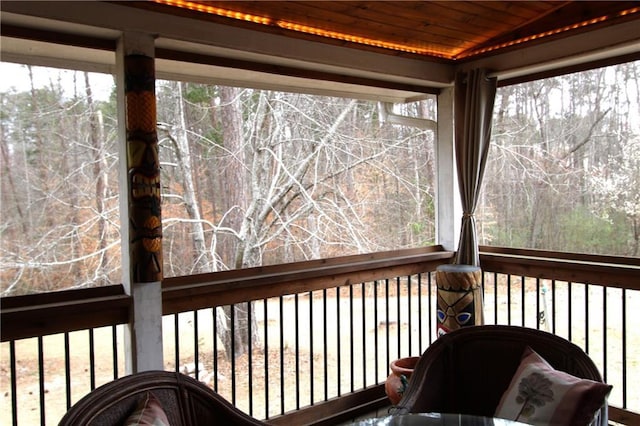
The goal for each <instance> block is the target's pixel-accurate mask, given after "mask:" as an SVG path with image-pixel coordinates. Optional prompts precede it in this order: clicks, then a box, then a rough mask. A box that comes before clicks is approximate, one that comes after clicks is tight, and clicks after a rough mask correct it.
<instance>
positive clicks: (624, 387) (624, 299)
mask: <svg viewBox="0 0 640 426" xmlns="http://www.w3.org/2000/svg"><path fill="white" fill-rule="evenodd" d="M627 355H628V354H627V289H626V288H623V289H622V408H624V409H627Z"/></svg>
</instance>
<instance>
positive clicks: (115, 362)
mask: <svg viewBox="0 0 640 426" xmlns="http://www.w3.org/2000/svg"><path fill="white" fill-rule="evenodd" d="M111 347H112V348H113V380H115V379H117V378H118V376H119V374H118V328H117V326H115V325H112V326H111Z"/></svg>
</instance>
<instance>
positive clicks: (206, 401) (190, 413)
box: [60, 371, 267, 426]
mask: <svg viewBox="0 0 640 426" xmlns="http://www.w3.org/2000/svg"><path fill="white" fill-rule="evenodd" d="M147 392H152V393H153V395H155V397H156V398H157V399H158V400H159V401H160V403H161V405H162V408H163V409H164V411H165V412H166V414H167V418H168V420H169V423H170V424H171V425H172V426H192V425H213V424H223V425H231V426H233V425H239V426H240V425H256V426H258V425H266V424H267V423H263V422H261V421H259V420H257V419H254V418H253V417H251V416H249V415H247V414H245V413H243V412H242V411H240V410H239V409H237V408H236V407H234V406H233V405H232V404H231V403H229V402H228V401H227V400H226V399H224V398H223V397H221V396H220V395H218V394H217V393H215V392H214V391H213V390H212V389H210V388H209V387H207V386H206V385H205V384H203V383H200V382H199V381H197V380H196V379H193V378H191V377H189V376H186V375H184V374H181V373H175V372H168V371H147V372H142V373H136V374H132V375H129V376H124V377H121V378H119V379H116V380H114V381H112V382H109V383H106V384H104V385H102V386H100V387H98V388H96V389H95V390H93V391H92V392H90V393H89V394H87V395H85V396H84V397H83V398H82V399H80V401H78V402H77V403H76V404H74V405H73V406H72V407H71V408H70V409H69V411H68V412H67V413H66V414H65V416H64V417H63V418H62V420H61V421H60V426H115V425H122V424H123V423H124V421H125V420H126V418H127V417H128V416H129V415H130V414H131V413H132V412H133V411H134V410H135V408H136V406H137V404H138V402H139V401H140V400H141V399H142V398H144V397H145V395H146V394H147Z"/></svg>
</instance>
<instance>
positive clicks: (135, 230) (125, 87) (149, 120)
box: [116, 33, 163, 373]
mask: <svg viewBox="0 0 640 426" xmlns="http://www.w3.org/2000/svg"><path fill="white" fill-rule="evenodd" d="M154 52H155V45H154V39H153V36H151V35H149V34H141V33H125V34H123V36H122V37H121V39H120V40H119V42H118V49H117V52H116V55H117V56H116V82H117V84H116V88H117V99H118V136H119V158H120V169H119V172H120V181H119V187H120V220H121V234H122V281H123V284H124V287H125V291H126V292H127V294H130V295H131V296H132V299H133V311H132V317H131V318H130V321H129V324H128V327H127V328H126V329H125V352H126V356H125V370H126V373H135V372H140V371H146V370H161V369H163V356H162V354H163V346H162V222H161V214H160V164H159V157H158V138H157V133H156V121H157V120H156V98H155V66H154Z"/></svg>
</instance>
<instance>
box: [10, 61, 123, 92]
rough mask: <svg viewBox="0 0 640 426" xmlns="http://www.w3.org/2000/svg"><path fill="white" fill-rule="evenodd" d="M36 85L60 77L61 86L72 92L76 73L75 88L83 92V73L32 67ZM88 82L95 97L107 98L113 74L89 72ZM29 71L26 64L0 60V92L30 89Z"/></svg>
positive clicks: (39, 85) (43, 84)
mask: <svg viewBox="0 0 640 426" xmlns="http://www.w3.org/2000/svg"><path fill="white" fill-rule="evenodd" d="M32 70H33V77H34V82H35V85H36V87H38V88H40V87H44V86H48V85H49V84H51V82H52V79H53V82H55V81H56V80H57V79H60V81H61V84H62V87H64V88H65V90H66V91H68V94H69V96H71V95H72V94H73V77H74V73H76V76H75V77H76V80H77V81H76V85H77V90H78V91H80V92H82V93H84V90H85V88H84V75H83V73H81V72H77V71H70V70H63V69H57V68H45V67H35V66H34V67H32ZM89 82H90V83H91V88H92V90H93V94H94V96H95V97H96V99H99V100H106V99H108V98H109V94H110V93H111V89H112V86H113V76H112V75H110V74H98V73H89ZM30 87H31V85H30V82H29V73H28V71H27V67H26V65H20V64H13V63H9V62H0V92H3V93H4V92H8V91H10V90H12V89H14V90H16V91H18V92H22V91H28V90H30Z"/></svg>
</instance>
